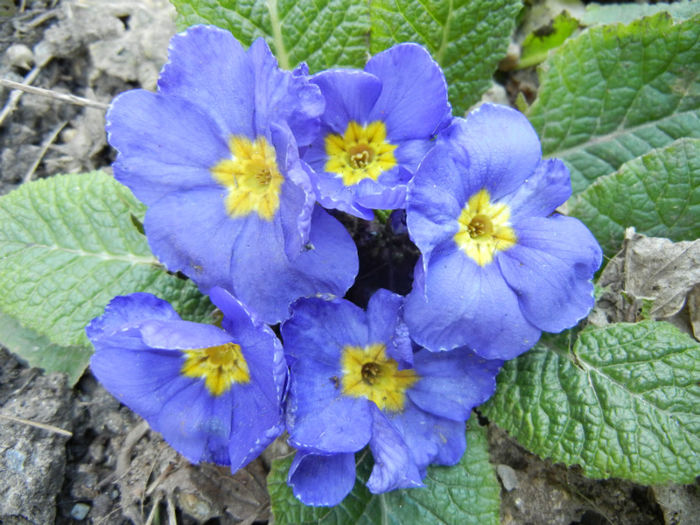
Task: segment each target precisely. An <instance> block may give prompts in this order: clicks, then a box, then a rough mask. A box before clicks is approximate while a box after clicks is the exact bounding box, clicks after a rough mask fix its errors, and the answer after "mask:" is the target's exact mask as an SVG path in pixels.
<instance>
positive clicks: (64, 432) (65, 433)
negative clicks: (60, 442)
mask: <svg viewBox="0 0 700 525" xmlns="http://www.w3.org/2000/svg"><path fill="white" fill-rule="evenodd" d="M0 419H6V420H7V421H13V422H15V423H22V424H23V425H29V426H30V427H35V428H40V429H42V430H48V431H49V432H53V433H54V434H60V435H62V436H66V437H72V436H73V432H69V431H68V430H64V429H62V428H58V427H55V426H53V425H48V424H46V423H39V422H38V421H30V420H29V419H23V418H21V417H15V416H8V415H5V414H0Z"/></svg>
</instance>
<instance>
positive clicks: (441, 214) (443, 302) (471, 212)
mask: <svg viewBox="0 0 700 525" xmlns="http://www.w3.org/2000/svg"><path fill="white" fill-rule="evenodd" d="M541 157H542V154H541V149H540V142H539V140H538V138H537V134H536V133H535V131H534V129H533V128H532V126H531V125H530V123H529V122H528V121H527V119H526V118H525V117H524V116H523V115H522V114H521V113H519V112H517V111H515V110H513V109H510V108H507V107H504V106H496V105H491V104H484V105H483V106H481V107H480V108H478V109H477V110H475V111H473V112H472V113H470V114H469V115H468V117H467V118H466V120H465V119H455V120H454V122H453V124H452V125H451V126H450V127H449V128H448V129H446V130H445V132H444V133H443V134H441V136H440V137H438V140H437V144H436V146H435V148H433V149H432V150H431V151H430V153H428V155H427V156H426V158H425V160H424V161H423V162H422V164H421V166H420V169H419V170H418V172H417V173H416V176H415V178H414V179H413V181H412V183H411V188H410V190H409V197H408V206H407V223H408V230H409V235H410V236H411V238H412V240H413V242H415V243H416V245H417V246H418V248H419V249H420V251H421V254H422V255H421V259H420V260H419V262H418V264H417V265H416V269H415V274H414V284H413V290H412V291H411V293H410V294H409V295H408V297H407V298H406V307H405V320H406V324H407V325H408V327H409V329H410V331H411V335H412V336H413V337H414V339H415V340H416V342H418V343H419V344H421V345H423V346H424V347H426V348H428V349H430V350H449V349H452V348H456V347H460V346H468V347H469V348H471V349H473V350H474V351H475V352H477V353H478V354H479V355H482V356H484V357H486V358H488V359H493V358H498V359H510V358H512V357H515V356H516V355H518V354H521V353H522V352H524V351H526V350H527V349H529V348H530V347H532V346H533V345H534V344H535V343H536V342H537V340H538V339H539V337H540V334H541V332H542V331H547V332H560V331H562V330H564V329H565V328H569V327H571V326H573V325H575V324H576V323H577V322H578V321H579V320H581V319H582V318H584V317H585V316H586V315H587V314H588V312H589V310H590V309H591V307H592V306H593V284H592V283H591V278H592V277H593V274H594V273H595V271H596V270H597V269H598V267H599V266H600V263H601V257H602V254H601V250H600V247H599V246H598V243H597V242H596V240H595V239H594V238H593V236H592V235H591V233H590V232H589V231H588V229H586V227H585V226H584V225H583V224H582V223H581V222H579V221H578V220H577V219H574V218H571V217H564V216H562V215H559V214H557V213H554V210H555V208H556V207H557V206H559V205H561V204H563V203H564V202H565V201H566V200H567V199H568V198H569V196H570V195H571V183H570V179H569V172H568V170H567V169H566V166H565V165H564V163H563V162H561V161H560V160H558V159H549V160H543V159H542V158H541Z"/></svg>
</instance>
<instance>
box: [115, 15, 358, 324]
mask: <svg viewBox="0 0 700 525" xmlns="http://www.w3.org/2000/svg"><path fill="white" fill-rule="evenodd" d="M323 107H324V101H323V97H322V96H321V93H320V91H319V88H318V87H317V86H315V85H313V84H310V83H309V82H308V80H307V79H306V77H305V76H304V75H303V74H301V71H297V72H294V73H292V72H288V71H281V70H280V69H279V68H278V67H277V61H276V60H275V58H274V57H273V55H272V53H271V52H270V49H269V48H268V46H267V44H266V43H265V42H264V40H262V39H258V40H256V41H255V42H254V43H253V44H252V45H251V46H250V49H248V50H247V51H246V50H245V49H243V47H242V46H241V45H240V44H239V43H238V42H237V41H236V39H235V38H234V37H233V36H232V35H231V34H230V33H229V32H227V31H224V30H221V29H217V28H215V27H211V26H195V27H192V28H190V29H189V30H188V31H186V32H185V33H182V34H179V35H176V36H175V37H173V39H172V41H171V45H170V52H169V62H168V63H167V64H166V65H165V67H164V68H163V71H162V72H161V76H160V79H159V80H158V92H157V93H151V92H148V91H144V90H134V91H129V92H127V93H124V94H122V95H120V96H118V97H117V98H116V99H115V100H114V102H113V103H112V106H111V107H110V109H109V111H108V113H107V131H108V134H109V142H110V144H111V145H112V146H114V148H116V150H117V151H118V156H117V160H116V162H115V163H114V174H115V176H116V178H117V179H118V180H119V181H120V182H122V183H124V184H125V185H127V186H128V187H129V188H131V190H132V191H133V192H134V194H135V195H136V196H137V197H138V198H139V199H140V200H141V201H143V202H144V203H145V204H146V205H147V206H148V210H147V212H146V218H145V223H144V227H145V231H146V235H147V237H148V242H149V244H150V246H151V249H152V250H153V253H154V254H155V255H156V256H157V257H158V258H159V259H160V260H162V261H163V262H164V263H165V264H166V266H167V267H168V268H169V269H170V270H172V271H181V272H183V273H184V274H186V275H187V276H188V277H190V278H191V279H193V280H194V281H195V282H196V283H197V284H198V285H199V287H200V289H201V290H202V291H203V292H205V293H206V292H208V290H209V289H210V288H212V287H213V286H221V287H223V288H225V289H228V290H229V291H231V292H233V293H234V294H235V295H236V296H237V297H238V298H240V299H241V300H242V301H243V302H244V303H245V304H246V305H248V306H249V307H250V308H251V310H253V312H254V313H255V314H256V315H258V316H259V317H260V318H261V319H262V320H264V321H265V322H268V323H275V322H278V321H280V320H282V319H285V318H286V317H288V315H289V312H288V307H289V304H291V302H293V301H294V300H295V299H297V298H299V297H303V296H307V295H314V294H316V293H333V294H338V295H343V294H344V293H345V291H346V290H347V288H348V287H349V286H350V285H351V284H352V282H353V280H354V277H355V275H356V273H357V265H358V263H357V251H356V249H355V245H354V244H353V242H352V239H351V238H350V236H349V234H348V233H347V232H346V231H345V229H344V228H343V227H342V225H341V224H340V223H339V222H338V221H336V220H335V219H334V218H332V217H331V216H330V215H328V214H327V213H326V212H325V211H323V210H322V209H321V208H320V207H318V206H315V196H314V192H313V189H312V187H311V185H310V180H309V175H308V173H307V171H306V169H307V168H305V167H304V165H303V164H302V163H301V161H300V160H299V158H298V146H303V145H306V144H309V143H310V142H311V140H312V139H313V138H314V137H315V136H316V134H317V132H318V126H319V115H320V114H321V113H322V111H323Z"/></svg>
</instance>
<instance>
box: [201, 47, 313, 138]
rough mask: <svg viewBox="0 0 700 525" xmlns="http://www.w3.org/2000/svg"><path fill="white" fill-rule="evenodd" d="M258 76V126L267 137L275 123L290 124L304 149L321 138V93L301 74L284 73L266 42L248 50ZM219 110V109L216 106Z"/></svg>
mask: <svg viewBox="0 0 700 525" xmlns="http://www.w3.org/2000/svg"><path fill="white" fill-rule="evenodd" d="M248 56H249V57H250V60H251V62H252V64H253V69H254V72H255V81H256V84H255V126H256V130H257V133H258V134H263V133H264V130H266V129H268V128H269V127H270V126H271V125H272V124H273V123H274V122H286V123H287V125H288V126H289V129H290V130H291V131H292V133H293V134H294V137H295V139H296V142H297V143H298V144H299V145H300V146H306V145H308V144H310V143H311V141H312V140H313V139H314V138H315V137H316V135H317V134H318V127H319V117H320V116H321V114H322V113H323V110H324V107H325V101H324V98H323V95H322V94H321V91H320V89H319V88H318V87H317V86H315V85H314V84H312V83H310V82H309V80H308V78H307V77H306V76H305V75H302V74H299V72H290V71H283V70H281V69H279V67H278V66H277V59H276V58H275V56H274V55H273V54H272V51H270V47H269V46H268V45H267V42H265V39H264V38H262V37H258V38H257V39H256V40H255V41H254V42H253V43H252V44H251V46H250V49H248ZM214 107H216V106H214Z"/></svg>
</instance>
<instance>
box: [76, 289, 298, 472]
mask: <svg viewBox="0 0 700 525" xmlns="http://www.w3.org/2000/svg"><path fill="white" fill-rule="evenodd" d="M211 299H212V301H213V302H214V303H215V304H216V305H217V306H218V307H219V308H220V309H221V311H222V312H223V314H224V318H223V322H222V326H223V329H221V328H218V327H216V326H213V325H205V324H198V323H193V322H189V321H183V320H182V319H181V318H180V316H179V315H178V314H177V313H176V312H175V310H173V308H172V307H171V306H170V304H168V303H167V302H166V301H163V300H161V299H158V298H157V297H155V296H153V295H150V294H146V293H134V294H131V295H128V296H120V297H116V298H114V299H113V300H112V301H111V302H110V303H109V305H107V308H106V309H105V313H104V314H103V315H102V316H101V317H97V318H95V319H93V321H92V322H91V323H90V324H89V325H88V327H87V329H86V331H87V335H88V337H89V338H90V340H91V341H92V344H93V345H94V346H95V354H94V355H93V356H92V359H91V361H90V366H91V368H92V372H93V373H94V374H95V377H97V379H98V380H99V381H100V383H102V384H103V385H104V387H105V388H106V389H107V390H108V391H109V392H111V393H112V394H113V395H114V396H115V397H116V398H117V399H119V400H120V401H121V402H122V403H124V404H125V405H127V406H128V407H130V408H131V409H132V410H133V411H134V412H136V413H137V414H139V415H140V416H142V417H143V418H144V419H145V420H146V421H148V424H149V425H150V426H151V428H153V429H154V430H156V431H158V432H160V433H161V434H162V435H163V438H164V439H165V440H166V441H167V442H168V443H170V445H171V446H172V447H173V448H174V449H175V450H177V451H178V452H179V453H180V454H182V455H183V456H185V457H186V458H187V459H188V460H190V461H191V462H193V463H198V462H200V461H209V462H214V463H218V464H220V465H230V466H231V470H232V471H234V472H235V471H236V470H238V469H239V468H242V467H244V466H245V465H246V464H247V463H248V462H250V461H251V460H253V459H254V458H255V457H257V456H258V454H260V452H262V450H263V449H264V448H265V447H266V446H267V445H268V444H269V443H270V442H272V440H274V439H275V438H276V437H277V436H278V435H279V434H280V433H281V432H282V430H283V429H284V424H283V419H282V408H281V400H282V394H283V390H284V382H285V379H286V375H287V368H286V363H285V361H284V354H283V351H282V346H281V344H280V343H279V340H278V339H277V337H276V336H275V335H274V333H273V332H272V331H271V330H270V329H269V328H268V327H267V326H265V325H258V324H256V323H255V322H254V321H253V320H252V318H251V316H250V314H249V312H248V311H247V310H246V308H245V307H244V306H243V305H242V304H241V303H240V302H238V301H237V300H236V299H234V298H233V296H231V295H230V294H229V293H228V292H226V291H224V290H223V289H220V288H214V289H212V293H211Z"/></svg>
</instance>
